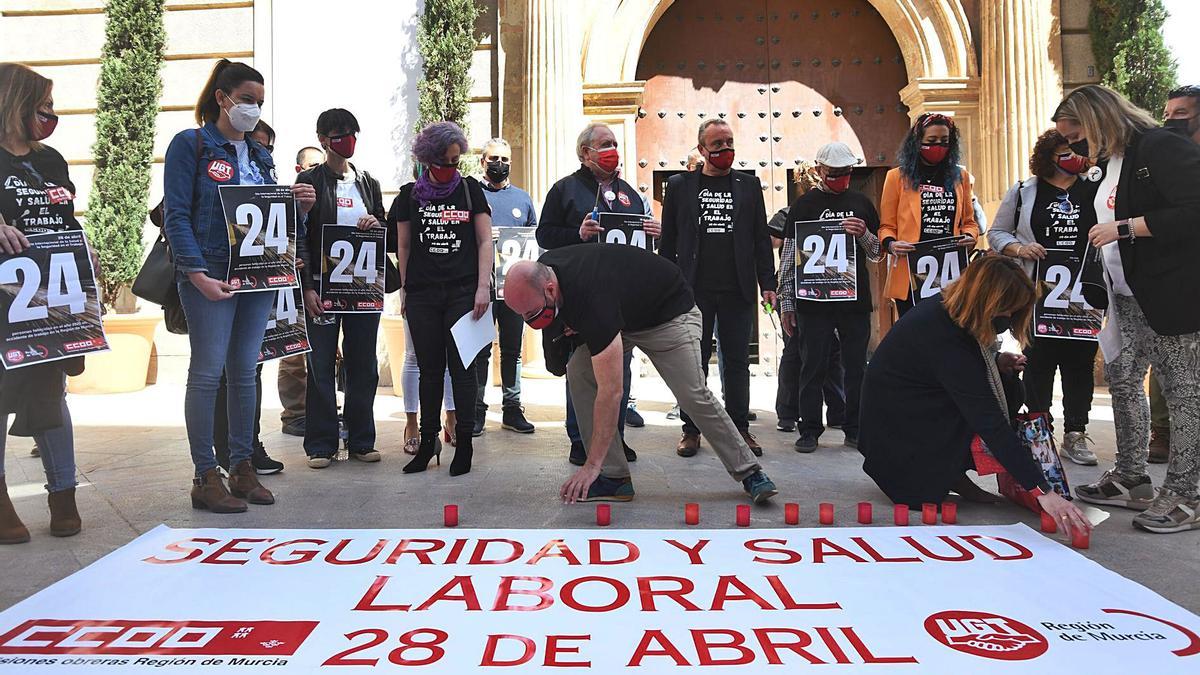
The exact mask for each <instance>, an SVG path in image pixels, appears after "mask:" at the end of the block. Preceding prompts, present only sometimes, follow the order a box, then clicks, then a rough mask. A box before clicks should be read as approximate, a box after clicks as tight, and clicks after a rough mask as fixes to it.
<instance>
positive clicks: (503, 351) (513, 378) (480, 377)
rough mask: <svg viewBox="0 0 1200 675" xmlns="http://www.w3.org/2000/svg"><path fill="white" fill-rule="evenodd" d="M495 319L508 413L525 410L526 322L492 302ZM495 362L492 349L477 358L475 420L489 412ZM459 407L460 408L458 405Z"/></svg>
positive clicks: (509, 310) (501, 374) (501, 305)
mask: <svg viewBox="0 0 1200 675" xmlns="http://www.w3.org/2000/svg"><path fill="white" fill-rule="evenodd" d="M492 315H493V316H495V317H496V333H497V339H498V340H499V342H500V383H501V386H503V387H504V399H503V402H502V403H501V407H502V408H503V409H504V410H508V409H510V408H520V407H521V338H522V336H523V335H524V334H525V320H524V319H522V318H521V315H520V314H517V313H516V312H514V311H512V310H511V309H509V308H508V305H506V304H504V302H503V301H502V300H496V301H493V302H492ZM491 361H492V348H491V346H490V345H489V346H488V347H486V348H484V349H483V350H482V351H480V352H479V356H477V357H476V358H475V377H476V382H477V383H478V388H477V390H476V392H475V419H480V418H481V417H482V416H483V414H484V413H486V412H487V409H488V407H487V404H486V403H484V402H483V397H484V394H486V393H487V383H488V366H489V365H490V364H491ZM455 405H458V404H457V403H456V404H455Z"/></svg>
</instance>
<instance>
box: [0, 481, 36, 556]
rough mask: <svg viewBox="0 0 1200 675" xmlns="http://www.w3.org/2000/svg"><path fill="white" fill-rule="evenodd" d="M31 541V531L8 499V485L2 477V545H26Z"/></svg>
mask: <svg viewBox="0 0 1200 675" xmlns="http://www.w3.org/2000/svg"><path fill="white" fill-rule="evenodd" d="M27 541H29V530H28V529H27V528H26V527H25V523H22V522H21V519H20V518H18V517H17V510H16V509H14V508H13V503H12V500H11V499H9V498H8V485H6V484H5V482H4V476H0V544H24V543H25V542H27Z"/></svg>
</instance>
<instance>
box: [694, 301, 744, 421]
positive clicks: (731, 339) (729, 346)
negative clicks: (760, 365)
mask: <svg viewBox="0 0 1200 675" xmlns="http://www.w3.org/2000/svg"><path fill="white" fill-rule="evenodd" d="M696 307H697V308H698V309H699V310H700V315H701V317H702V323H701V329H700V330H701V335H700V359H701V363H702V364H703V366H704V374H705V375H708V362H709V360H711V359H712V342H713V326H714V324H715V325H716V331H717V340H719V341H720V342H721V354H722V355H723V356H724V357H725V378H724V380H725V384H724V391H723V392H722V395H723V396H724V399H725V412H727V413H729V417H730V418H731V419H732V420H733V424H734V426H736V427H737V428H738V429H739V430H741V431H747V430H748V429H749V428H750V422H749V420H747V419H746V418H747V417H748V416H749V415H750V338H751V337H753V334H754V307H755V305H754V303H753V302H746V298H744V297H742V294H741V293H739V292H737V291H733V292H730V293H711V294H706V293H700V292H697V293H696ZM679 419H680V420H681V421H682V422H683V431H684V432H685V433H691V434H698V433H700V428H699V427H697V426H696V425H695V424H693V423H692V420H691V418H689V417H688V416H687V413H685V412H683V411H680V413H679Z"/></svg>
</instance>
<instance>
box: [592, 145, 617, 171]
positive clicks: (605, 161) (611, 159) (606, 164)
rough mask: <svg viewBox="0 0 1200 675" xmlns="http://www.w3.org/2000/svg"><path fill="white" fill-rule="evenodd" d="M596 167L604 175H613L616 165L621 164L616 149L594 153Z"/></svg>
mask: <svg viewBox="0 0 1200 675" xmlns="http://www.w3.org/2000/svg"><path fill="white" fill-rule="evenodd" d="M596 155H597V157H596V166H598V167H600V170H601V171H603V172H604V173H613V172H614V171H616V170H617V165H618V164H620V163H621V154H620V153H618V152H617V149H616V148H605V149H604V150H597V151H596Z"/></svg>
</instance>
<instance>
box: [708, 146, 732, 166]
mask: <svg viewBox="0 0 1200 675" xmlns="http://www.w3.org/2000/svg"><path fill="white" fill-rule="evenodd" d="M733 156H734V151H733V148H726V149H724V150H716V151H713V152H709V153H708V163H709V164H711V165H712V166H714V167H716V168H717V169H718V170H720V171H726V170H728V169H729V167H731V166H733Z"/></svg>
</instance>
